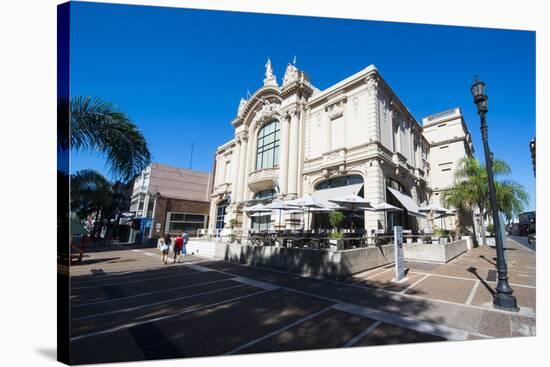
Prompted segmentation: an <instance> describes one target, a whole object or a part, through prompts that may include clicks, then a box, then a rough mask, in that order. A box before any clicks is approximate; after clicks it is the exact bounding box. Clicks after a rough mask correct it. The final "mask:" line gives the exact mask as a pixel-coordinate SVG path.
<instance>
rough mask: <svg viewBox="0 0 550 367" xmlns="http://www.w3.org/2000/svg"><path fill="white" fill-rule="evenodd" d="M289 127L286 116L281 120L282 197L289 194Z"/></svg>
mask: <svg viewBox="0 0 550 367" xmlns="http://www.w3.org/2000/svg"><path fill="white" fill-rule="evenodd" d="M288 125H289V121H288V116H284V117H283V118H282V119H281V140H280V145H279V146H280V154H279V190H280V194H281V195H282V196H284V195H286V194H287V192H288V186H287V182H288V181H287V179H288V148H289V135H290V127H289V126H288Z"/></svg>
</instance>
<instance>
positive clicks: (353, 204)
mask: <svg viewBox="0 0 550 367" xmlns="http://www.w3.org/2000/svg"><path fill="white" fill-rule="evenodd" d="M329 201H330V202H333V203H335V204H337V205H340V206H342V207H344V208H347V209H348V210H350V211H352V212H355V211H365V210H367V208H372V206H371V205H370V203H369V202H368V201H367V200H365V199H364V198H362V197H361V196H359V195H347V196H343V197H340V198H337V199H329ZM351 225H352V227H353V221H352V222H351ZM351 229H353V228H351Z"/></svg>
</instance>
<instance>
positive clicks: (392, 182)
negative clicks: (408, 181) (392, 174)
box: [386, 177, 408, 195]
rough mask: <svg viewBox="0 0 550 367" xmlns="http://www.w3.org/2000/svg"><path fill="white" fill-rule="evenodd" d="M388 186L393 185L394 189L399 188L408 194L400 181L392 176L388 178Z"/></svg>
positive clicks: (398, 189)
mask: <svg viewBox="0 0 550 367" xmlns="http://www.w3.org/2000/svg"><path fill="white" fill-rule="evenodd" d="M386 187H391V188H392V189H394V190H397V191H399V192H401V193H403V194H405V195H408V193H407V190H405V188H404V187H403V185H401V184H400V183H399V182H397V181H395V180H394V179H392V178H389V177H388V178H386Z"/></svg>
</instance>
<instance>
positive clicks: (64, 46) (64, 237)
mask: <svg viewBox="0 0 550 367" xmlns="http://www.w3.org/2000/svg"><path fill="white" fill-rule="evenodd" d="M70 5H71V4H70V3H64V4H60V5H58V6H57V99H58V101H60V100H63V99H66V100H67V101H68V99H69V95H70V68H69V66H70ZM68 110H69V104H68V103H66V104H62V103H58V106H57V134H58V136H59V135H60V134H61V135H63V134H66V135H67V136H69V133H70V131H69V119H68V117H69V111H68ZM69 154H70V150H69V151H67V150H65V149H63V148H62V147H61V146H60V145H59V141H58V146H57V360H58V361H59V362H62V363H65V364H70V344H69V342H70V298H69V290H70V279H69V269H70V238H69V225H70V224H69V212H70V206H69Z"/></svg>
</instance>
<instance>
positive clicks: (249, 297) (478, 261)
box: [71, 240, 536, 364]
mask: <svg viewBox="0 0 550 367" xmlns="http://www.w3.org/2000/svg"><path fill="white" fill-rule="evenodd" d="M506 254H507V260H508V266H509V278H510V283H511V285H512V287H513V289H514V293H515V295H516V296H517V298H518V303H519V306H520V308H521V310H520V312H519V313H509V312H504V311H499V310H496V309H494V308H493V307H492V303H491V302H492V297H491V292H492V291H493V288H494V287H495V280H496V272H495V270H494V269H495V265H494V264H495V256H496V254H495V250H494V248H491V247H487V248H486V247H484V248H476V249H473V250H471V251H469V252H467V253H466V254H463V255H461V256H459V257H458V258H455V259H454V260H452V261H450V262H449V263H447V264H434V263H423V262H407V264H406V265H407V267H408V268H409V271H408V273H407V276H406V278H405V279H404V280H403V281H401V282H394V281H392V278H393V275H394V273H393V266H384V267H380V268H377V269H372V270H369V271H366V272H364V273H360V274H356V275H354V276H352V277H349V278H347V279H338V280H337V279H316V278H313V277H304V276H300V275H297V274H292V273H288V272H283V271H278V270H274V269H260V268H255V267H250V266H245V265H238V264H234V263H229V262H225V261H219V260H212V259H207V258H201V257H198V256H193V255H190V256H186V257H185V258H184V261H183V263H181V264H171V263H169V264H168V265H162V264H161V263H160V255H159V253H158V250H157V249H154V248H131V247H130V246H117V247H112V248H110V249H105V250H103V251H96V252H90V253H88V254H87V255H86V256H85V257H84V262H83V264H82V265H76V266H73V267H71V301H72V305H71V320H72V325H71V330H72V333H71V346H72V350H71V360H72V362H73V363H75V364H84V363H95V362H115V361H127V360H146V359H161V358H180V357H198V356H214V355H224V354H225V355H230V354H242V353H256V352H274V351H290V350H304V349H319V348H338V347H357V346H372V345H385V344H395V343H410V342H427V341H445V340H454V341H457V340H471V339H485V338H494V337H516V336H529V335H535V311H536V303H535V293H536V292H535V252H533V251H531V250H529V249H527V248H525V247H523V246H521V245H520V244H518V243H517V242H515V241H513V240H509V241H508V242H507V251H506Z"/></svg>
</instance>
